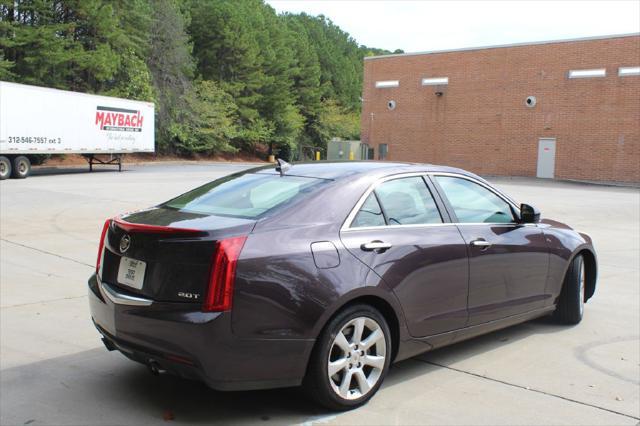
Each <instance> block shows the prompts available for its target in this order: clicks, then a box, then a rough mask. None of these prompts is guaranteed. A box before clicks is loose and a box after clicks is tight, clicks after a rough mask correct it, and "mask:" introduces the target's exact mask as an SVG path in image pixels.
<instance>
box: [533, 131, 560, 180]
mask: <svg viewBox="0 0 640 426" xmlns="http://www.w3.org/2000/svg"><path fill="white" fill-rule="evenodd" d="M555 168H556V139H555V138H540V139H539V140H538V171H537V173H536V176H537V177H539V178H549V179H552V178H553V176H554V172H555Z"/></svg>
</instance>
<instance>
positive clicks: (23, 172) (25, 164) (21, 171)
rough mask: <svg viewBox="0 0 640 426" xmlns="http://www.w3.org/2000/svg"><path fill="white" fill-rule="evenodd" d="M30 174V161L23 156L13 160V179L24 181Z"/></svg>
mask: <svg viewBox="0 0 640 426" xmlns="http://www.w3.org/2000/svg"><path fill="white" fill-rule="evenodd" d="M30 173H31V161H29V159H28V158H27V157H25V156H24V155H19V156H17V157H16V158H14V159H13V178H14V179H24V178H26V177H27V176H29V174H30Z"/></svg>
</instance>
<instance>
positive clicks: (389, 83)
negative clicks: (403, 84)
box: [376, 80, 400, 89]
mask: <svg viewBox="0 0 640 426" xmlns="http://www.w3.org/2000/svg"><path fill="white" fill-rule="evenodd" d="M398 86H400V82H399V81H398V80H385V81H376V89H388V88H390V87H398Z"/></svg>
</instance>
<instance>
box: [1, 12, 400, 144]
mask: <svg viewBox="0 0 640 426" xmlns="http://www.w3.org/2000/svg"><path fill="white" fill-rule="evenodd" d="M397 52H399V51H397ZM383 53H390V52H388V51H385V50H382V49H375V48H368V47H366V46H361V45H358V43H357V42H356V41H355V40H354V39H353V38H352V37H350V36H349V34H347V33H346V32H345V31H343V30H341V29H340V28H339V27H338V26H336V25H335V24H333V23H332V22H331V20H330V19H328V18H326V17H324V16H317V17H316V16H310V15H307V14H304V13H302V14H289V13H285V14H281V15H278V14H276V13H275V11H274V10H273V8H271V7H270V6H269V5H266V4H265V3H264V2H263V1H262V0H0V80H5V81H13V82H18V83H24V84H34V85H40V86H46V87H54V88H59V89H66V90H74V91H80V92H86V93H96V94H103V95H108V96H117V97H123V98H128V99H136V100H145V101H152V102H154V103H155V104H156V146H157V149H158V151H159V152H161V153H174V154H178V155H193V154H215V153H235V152H238V151H245V152H253V151H254V150H255V149H256V148H257V147H275V148H278V149H281V150H284V151H289V152H290V151H291V150H297V149H298V148H300V147H323V146H326V143H327V141H328V140H329V139H330V138H332V137H340V138H345V139H357V138H358V137H359V115H360V93H361V86H362V59H363V57H365V56H368V55H377V54H383Z"/></svg>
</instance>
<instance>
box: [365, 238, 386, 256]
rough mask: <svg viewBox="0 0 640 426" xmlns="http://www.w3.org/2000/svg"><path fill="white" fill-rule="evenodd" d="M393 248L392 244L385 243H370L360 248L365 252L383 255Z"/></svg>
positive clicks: (377, 241)
mask: <svg viewBox="0 0 640 426" xmlns="http://www.w3.org/2000/svg"><path fill="white" fill-rule="evenodd" d="M391 247H392V245H391V244H389V243H385V242H384V241H379V240H376V241H371V242H370V243H364V244H362V245H361V246H360V248H361V249H362V250H364V251H375V252H376V253H382V252H383V251H385V250H389V249H390V248H391Z"/></svg>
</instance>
